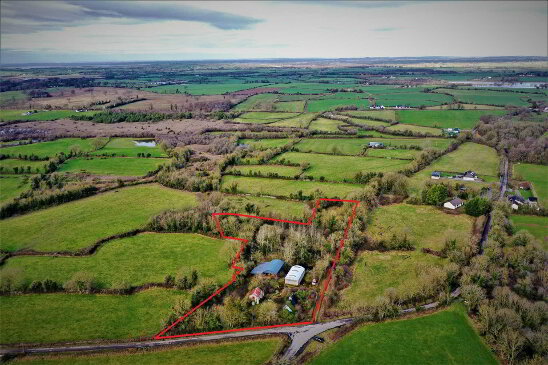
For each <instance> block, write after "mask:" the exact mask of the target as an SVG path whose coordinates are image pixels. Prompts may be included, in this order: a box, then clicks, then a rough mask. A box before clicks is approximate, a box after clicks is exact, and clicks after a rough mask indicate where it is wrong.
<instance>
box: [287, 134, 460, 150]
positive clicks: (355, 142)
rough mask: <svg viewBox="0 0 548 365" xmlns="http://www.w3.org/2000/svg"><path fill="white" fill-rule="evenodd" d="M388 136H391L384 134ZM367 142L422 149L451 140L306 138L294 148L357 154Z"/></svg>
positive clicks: (437, 147)
mask: <svg viewBox="0 0 548 365" xmlns="http://www.w3.org/2000/svg"><path fill="white" fill-rule="evenodd" d="M386 136H388V137H393V136H390V135H386ZM369 142H383V143H384V145H385V146H386V147H394V148H398V146H420V147H422V148H423V149H427V148H434V149H442V150H443V149H446V148H447V147H448V146H449V144H450V143H451V140H449V139H444V138H402V137H400V138H384V136H383V137H381V138H317V139H312V138H307V139H302V140H301V141H300V142H299V143H297V144H296V145H295V148H297V149H299V151H300V152H318V153H332V152H333V149H334V148H336V149H338V150H339V151H340V152H341V153H342V154H344V155H358V154H360V152H361V151H362V149H363V146H365V145H367V143H369ZM378 151H379V152H373V150H372V149H371V150H370V151H368V153H375V154H376V153H379V154H381V155H382V152H380V151H384V150H378ZM412 152H420V151H412Z"/></svg>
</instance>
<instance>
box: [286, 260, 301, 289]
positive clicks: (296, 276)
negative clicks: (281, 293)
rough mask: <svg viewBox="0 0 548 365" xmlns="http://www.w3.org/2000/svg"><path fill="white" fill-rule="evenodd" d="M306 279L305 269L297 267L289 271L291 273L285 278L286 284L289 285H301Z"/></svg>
mask: <svg viewBox="0 0 548 365" xmlns="http://www.w3.org/2000/svg"><path fill="white" fill-rule="evenodd" d="M303 277H304V267H302V266H299V265H295V266H292V267H291V269H289V272H288V273H287V275H286V276H285V283H286V284H287V285H299V284H300V283H301V280H303Z"/></svg>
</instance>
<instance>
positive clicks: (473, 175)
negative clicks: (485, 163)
mask: <svg viewBox="0 0 548 365" xmlns="http://www.w3.org/2000/svg"><path fill="white" fill-rule="evenodd" d="M464 176H472V177H476V173H475V172H474V171H466V172H465V173H464Z"/></svg>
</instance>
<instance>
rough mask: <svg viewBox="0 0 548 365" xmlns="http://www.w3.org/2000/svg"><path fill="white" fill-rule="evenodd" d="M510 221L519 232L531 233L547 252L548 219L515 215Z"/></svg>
mask: <svg viewBox="0 0 548 365" xmlns="http://www.w3.org/2000/svg"><path fill="white" fill-rule="evenodd" d="M510 220H511V221H512V225H513V226H514V228H515V229H516V231H517V232H519V231H521V230H525V231H527V232H529V233H531V234H532V235H533V236H534V237H535V238H536V239H537V240H539V242H540V243H541V244H542V246H543V247H544V249H545V250H546V249H548V217H541V216H536V215H518V214H514V215H512V217H511V218H510Z"/></svg>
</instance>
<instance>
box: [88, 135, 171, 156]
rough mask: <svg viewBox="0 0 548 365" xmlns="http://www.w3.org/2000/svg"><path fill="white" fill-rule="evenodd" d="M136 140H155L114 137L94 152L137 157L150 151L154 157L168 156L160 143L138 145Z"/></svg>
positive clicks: (149, 140)
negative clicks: (150, 145) (149, 145)
mask: <svg viewBox="0 0 548 365" xmlns="http://www.w3.org/2000/svg"><path fill="white" fill-rule="evenodd" d="M135 142H153V140H151V139H149V138H112V139H111V140H110V141H109V142H108V143H107V144H106V145H105V146H104V147H103V148H101V149H100V150H97V151H95V152H94V153H93V154H95V155H102V154H109V155H112V154H116V156H127V157H137V154H138V153H144V154H145V155H147V154H149V153H150V155H151V156H152V157H165V156H167V155H166V154H165V152H164V151H162V149H161V148H160V147H159V146H158V145H156V146H154V147H147V146H138V145H137V144H136V143H135Z"/></svg>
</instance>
